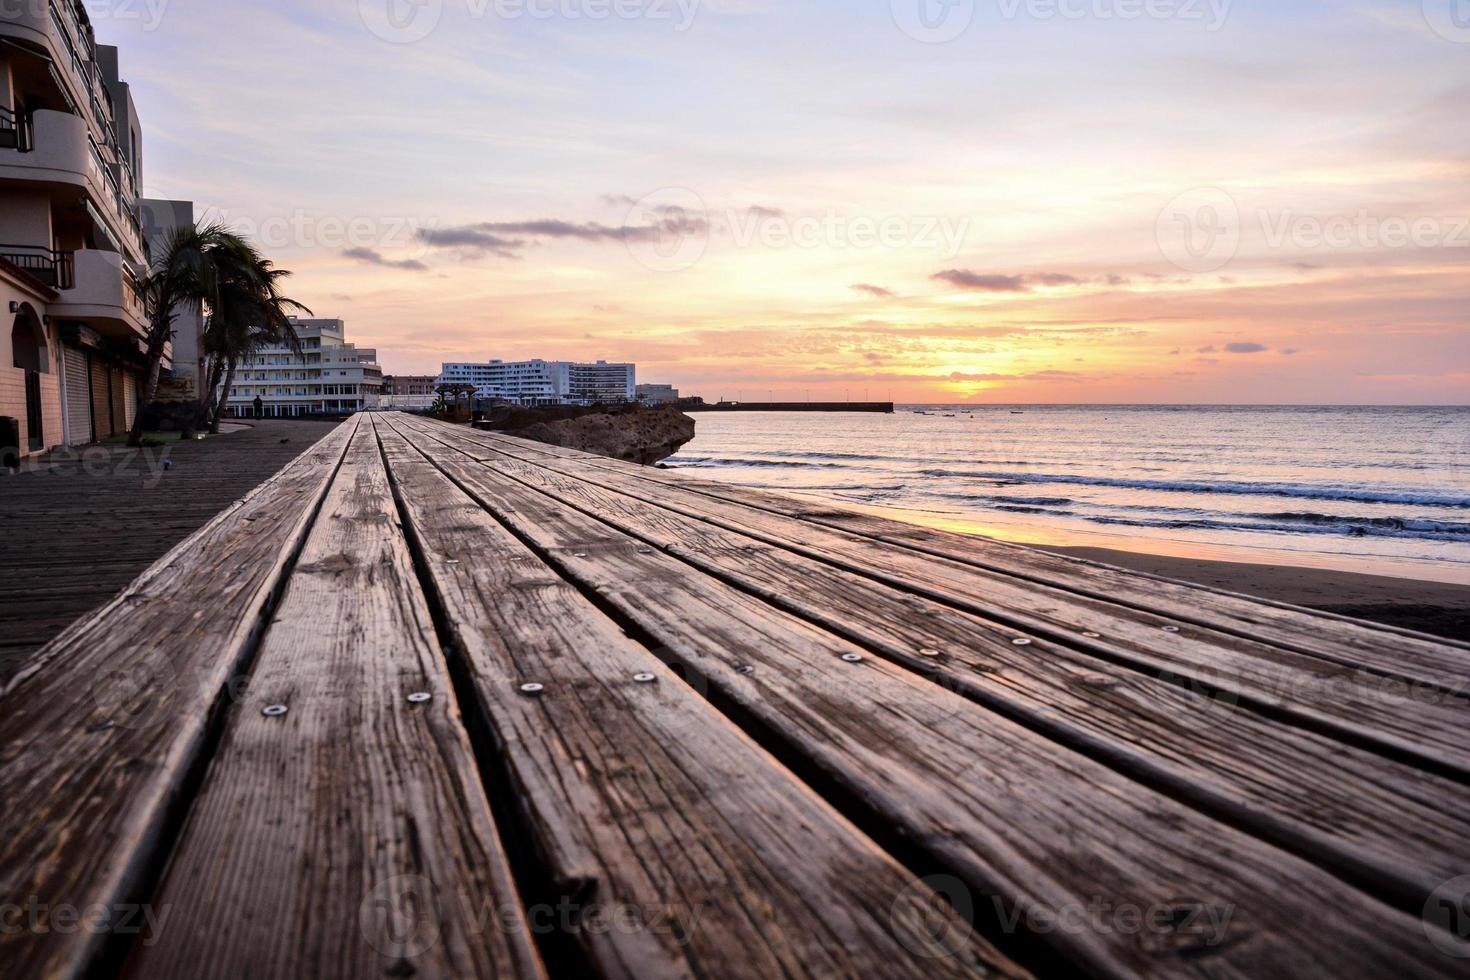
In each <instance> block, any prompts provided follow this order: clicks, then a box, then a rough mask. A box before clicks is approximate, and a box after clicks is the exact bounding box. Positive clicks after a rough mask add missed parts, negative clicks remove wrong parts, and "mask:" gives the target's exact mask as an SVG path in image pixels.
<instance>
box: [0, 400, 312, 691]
mask: <svg viewBox="0 0 1470 980" xmlns="http://www.w3.org/2000/svg"><path fill="white" fill-rule="evenodd" d="M334 428H336V423H334V422H296V421H276V420H265V421H261V422H257V423H254V424H253V427H252V428H248V429H245V430H243V431H239V432H234V433H230V434H228V435H220V436H218V437H216V438H212V439H206V440H203V441H201V442H188V443H176V444H173V445H170V446H166V447H160V448H156V449H142V450H135V449H127V448H124V447H118V446H89V447H86V448H85V449H80V450H73V451H71V452H60V453H53V454H51V455H50V456H49V457H46V458H44V459H43V460H41V461H39V462H28V463H27V466H26V469H25V470H24V471H23V472H22V473H20V474H19V475H16V476H11V475H0V683H3V682H4V681H5V680H7V679H9V678H10V677H11V676H12V675H13V674H14V673H15V671H16V669H17V668H18V667H19V665H20V664H21V663H22V662H23V661H24V660H25V658H26V657H27V656H28V655H29V654H30V653H31V652H32V651H34V650H37V649H39V648H40V647H42V646H44V645H45V644H46V643H47V642H48V641H50V640H51V639H52V638H53V637H55V636H56V635H57V634H58V633H60V632H61V631H62V630H63V629H65V628H66V627H67V626H68V625H70V624H71V622H72V621H73V620H75V619H77V618H78V617H79V616H82V615H83V614H85V613H87V612H89V611H91V610H92V609H94V608H96V607H97V606H100V605H101V604H102V603H104V602H106V601H107V600H108V599H110V598H112V596H114V595H115V594H117V593H118V592H119V591H120V590H121V589H122V587H123V586H125V585H126V584H127V583H128V582H130V581H132V580H133V579H134V578H136V577H137V576H138V575H139V574H140V573H141V572H142V571H143V570H144V569H146V568H147V567H148V566H149V565H151V564H153V562H154V561H156V560H158V559H159V558H160V557H162V556H163V554H164V553H165V552H167V551H168V550H169V549H170V548H172V547H173V546H174V545H175V544H177V543H178V542H179V541H181V540H183V539H184V538H185V537H187V536H188V535H189V534H191V533H193V532H194V531H195V530H196V529H198V528H199V527H201V526H202V525H203V524H204V523H205V522H207V521H208V520H209V519H210V518H211V517H213V516H214V515H215V514H218V513H219V512H220V511H221V510H223V509H224V508H225V507H226V506H228V505H229V504H230V503H231V502H233V501H235V500H237V499H238V498H240V497H243V496H244V495H245V494H247V493H249V492H250V491H251V490H252V489H254V488H255V487H256V486H258V485H259V484H260V483H262V482H263V481H264V480H266V479H267V478H268V477H270V476H271V475H272V474H274V473H275V472H276V471H278V470H279V469H280V468H281V467H282V466H284V465H285V464H286V463H288V462H290V461H291V460H292V459H294V458H295V457H296V456H298V455H300V454H301V453H302V452H303V451H304V450H305V449H306V448H307V447H308V446H310V445H312V444H313V443H315V442H316V441H317V440H319V439H321V438H322V436H324V435H326V434H327V433H328V432H330V431H332V429H334Z"/></svg>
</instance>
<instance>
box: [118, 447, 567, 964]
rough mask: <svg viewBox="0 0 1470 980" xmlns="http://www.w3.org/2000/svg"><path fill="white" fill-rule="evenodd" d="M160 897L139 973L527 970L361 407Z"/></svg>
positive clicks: (498, 859)
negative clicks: (158, 922) (163, 913)
mask: <svg viewBox="0 0 1470 980" xmlns="http://www.w3.org/2000/svg"><path fill="white" fill-rule="evenodd" d="M416 692H426V693H429V694H430V695H432V700H430V701H429V702H427V703H422V704H418V703H410V702H409V701H408V697H409V695H410V694H414V693H416ZM267 705H283V706H286V707H287V708H288V709H289V714H286V715H284V716H280V717H267V716H266V715H265V714H263V712H262V708H263V707H264V706H267ZM154 903H155V905H157V906H158V907H159V908H161V909H167V910H169V920H168V923H167V926H166V927H165V928H163V929H162V930H160V934H159V935H158V936H157V937H155V939H154V942H152V943H151V944H147V943H145V944H138V945H136V946H135V947H134V949H133V956H132V959H131V960H130V963H129V972H130V974H131V975H133V976H137V977H149V978H152V977H197V976H201V975H203V976H251V977H297V976H321V977H342V978H349V977H351V978H356V977H365V976H375V975H378V976H380V975H385V974H386V975H390V976H408V975H413V976H417V977H468V976H473V977H527V978H537V977H540V976H541V967H540V962H539V959H538V956H537V954H536V952H535V950H534V949H533V946H532V942H531V939H530V933H529V931H528V929H527V927H526V924H525V922H524V919H523V915H522V908H521V904H520V900H519V898H518V896H517V893H516V889H515V886H514V885H513V883H512V881H511V878H510V874H509V871H508V865H507V861H506V858H505V855H504V854H503V853H502V851H501V846H500V842H499V840H498V838H497V835H496V831H495V826H494V822H493V819H492V817H491V814H490V809H489V804H488V802H487V800H486V798H485V795H484V790H483V787H482V785H481V783H480V779H479V774H478V772H477V770H476V767H475V764H474V761H473V758H472V754H471V750H470V746H469V742H468V739H467V737H466V735H465V733H464V730H463V728H462V727H461V725H460V724H459V712H458V706H457V703H456V700H455V696H454V692H453V689H452V687H451V684H450V681H449V678H448V674H447V668H446V665H445V663H444V659H443V652H442V650H441V649H440V648H439V644H438V642H437V640H436V638H435V634H434V630H433V626H432V622H431V620H430V617H429V612H428V608H427V606H426V604H425V601H424V598H423V595H422V593H421V591H420V589H419V585H418V582H417V579H416V576H415V572H414V569H413V566H412V559H411V556H410V554H409V551H408V547H407V545H406V543H405V541H404V538H403V533H402V529H401V527H400V526H399V524H398V521H397V519H396V515H395V511H394V505H393V501H392V496H391V491H390V488H389V484H388V479H387V473H386V471H385V469H384V467H383V463H382V460H381V458H380V456H379V453H378V448H377V444H376V440H375V438H374V434H373V429H372V425H371V424H370V423H369V422H366V421H363V422H362V423H361V424H360V425H359V426H358V428H357V431H356V433H355V434H354V436H353V440H352V443H351V445H350V446H349V448H348V451H347V455H346V458H345V459H344V461H343V464H342V467H341V470H340V471H339V472H338V474H337V477H336V479H335V480H334V481H333V483H332V486H331V489H330V491H329V493H328V495H327V498H326V501H325V503H324V505H323V507H322V512H321V515H320V517H319V518H318V520H317V521H316V523H315V525H314V526H313V527H312V529H311V532H310V535H309V537H308V539H307V541H306V545H305V547H304V549H303V551H302V553H301V557H300V561H299V563H298V565H297V566H296V568H295V570H294V573H293V575H292V577H291V581H290V585H289V587H288V588H287V590H286V593H285V595H284V597H283V598H282V600H281V603H280V605H279V607H278V608H277V610H276V612H275V617H274V619H273V620H272V623H271V626H270V628H269V630H268V631H267V633H266V635H265V638H264V640H263V642H262V645H261V649H260V652H259V655H258V657H257V659H256V665H255V669H254V671H253V673H252V675H251V677H250V684H249V688H248V693H247V694H246V696H244V697H243V698H241V699H240V700H239V701H238V703H236V704H235V705H234V706H233V707H232V709H231V714H230V717H229V718H228V725H227V728H226V731H225V735H224V737H223V739H222V741H221V744H220V746H219V749H218V751H217V753H216V754H215V756H214V759H213V761H212V762H211V764H210V767H209V770H208V772H207V774H206V776H205V780H204V784H203V786H202V787H201V790H200V793H199V796H198V799H197V800H196V801H195V804H194V806H193V808H192V809H191V811H190V814H189V819H188V821H187V823H186V825H185V827H184V830H183V833H182V835H181V838H180V840H179V842H178V844H177V847H176V849H175V851H174V854H173V857H172V860H171V862H170V864H169V866H168V869H167V872H166V874H165V877H164V880H163V882H162V885H161V886H160V889H159V892H158V894H157V896H156V897H155V898H154Z"/></svg>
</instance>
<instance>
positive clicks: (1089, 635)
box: [1082, 632, 1102, 640]
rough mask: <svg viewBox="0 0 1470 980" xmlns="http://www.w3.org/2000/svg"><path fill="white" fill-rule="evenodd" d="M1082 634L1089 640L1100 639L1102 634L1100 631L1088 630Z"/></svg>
mask: <svg viewBox="0 0 1470 980" xmlns="http://www.w3.org/2000/svg"><path fill="white" fill-rule="evenodd" d="M1082 635H1083V636H1085V637H1087V638H1088V639H1089V640H1101V639H1102V634H1101V633H1092V632H1088V633H1083V634H1082Z"/></svg>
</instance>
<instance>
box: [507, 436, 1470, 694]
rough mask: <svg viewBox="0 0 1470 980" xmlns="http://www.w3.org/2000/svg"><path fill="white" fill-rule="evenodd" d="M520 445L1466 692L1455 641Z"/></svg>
mask: <svg viewBox="0 0 1470 980" xmlns="http://www.w3.org/2000/svg"><path fill="white" fill-rule="evenodd" d="M517 441H518V442H521V443H522V444H523V445H528V446H534V448H535V449H536V450H537V451H538V452H541V453H544V454H546V455H553V456H557V457H560V458H563V459H578V460H581V461H584V462H587V463H590V464H592V465H594V466H597V467H599V468H602V469H608V470H614V471H617V472H621V473H627V474H631V475H634V476H637V477H638V478H640V479H643V480H646V481H649V482H652V483H657V484H660V485H664V486H674V487H677V488H680V489H683V490H689V491H693V492H698V493H702V494H706V495H709V496H713V497H715V498H717V499H719V500H724V501H738V502H741V503H745V504H748V505H749V506H752V507H755V508H758V509H762V510H768V511H770V512H772V513H777V514H783V515H785V516H788V517H795V518H799V519H801V520H805V521H809V522H812V523H816V524H820V525H823V526H826V527H829V528H832V529H836V530H841V531H846V532H849V533H852V534H856V535H861V536H865V537H869V538H874V539H876V540H881V541H884V542H887V543H890V544H895V545H899V546H901V547H905V548H909V549H912V550H915V551H918V552H920V553H923V554H928V555H933V556H935V557H942V558H951V559H954V560H956V561H960V562H965V563H967V564H972V565H975V566H976V567H978V568H983V569H987V570H990V571H995V572H1001V573H1004V574H1007V575H1013V576H1016V577H1018V578H1022V579H1026V580H1029V581H1035V582H1037V583H1040V584H1043V585H1050V586H1054V587H1056V588H1060V589H1065V590H1068V591H1074V592H1077V593H1079V594H1081V595H1086V596H1090V597H1093V598H1101V599H1106V600H1108V601H1110V602H1116V603H1120V604H1124V605H1129V606H1134V607H1136V608H1141V609H1146V610H1151V611H1155V612H1159V613H1163V614H1165V615H1167V616H1169V617H1171V618H1173V619H1175V620H1177V621H1178V622H1181V623H1193V624H1195V625H1198V626H1205V627H1209V628H1212V629H1230V630H1233V631H1236V632H1238V633H1239V634H1240V635H1243V636H1246V637H1249V638H1253V639H1259V640H1263V641H1266V642H1269V643H1273V644H1275V645H1277V646H1280V647H1283V648H1285V649H1290V650H1296V651H1298V652H1300V653H1306V654H1310V655H1312V656H1317V657H1321V658H1323V659H1325V660H1329V661H1331V662H1334V663H1344V664H1348V665H1350V666H1355V667H1357V666H1361V667H1363V668H1365V669H1371V670H1375V671H1379V672H1382V673H1384V674H1385V675H1387V676H1393V677H1402V678H1405V679H1408V680H1412V681H1414V682H1417V683H1424V684H1433V685H1444V686H1447V687H1448V688H1450V689H1454V690H1460V691H1465V690H1467V689H1470V644H1465V643H1461V642H1458V641H1456V640H1452V639H1447V638H1443V637H1437V636H1435V637H1431V636H1426V635H1424V634H1422V633H1416V632H1414V631H1412V630H1403V629H1399V628H1396V627H1393V626H1387V625H1383V624H1380V623H1369V622H1365V621H1363V620H1359V619H1349V618H1347V617H1344V616H1338V615H1336V614H1333V613H1328V612H1322V611H1319V610H1313V609H1303V608H1300V607H1298V606H1293V605H1290V604H1287V603H1282V602H1273V601H1271V600H1269V599H1262V598H1259V597H1256V596H1246V595H1239V594H1236V593H1231V592H1224V591H1221V590H1219V589H1211V588H1207V587H1205V586H1200V585H1195V584H1192V583H1187V582H1179V581H1176V580H1173V579H1169V578H1164V577H1162V576H1157V575H1149V574H1146V573H1143V572H1135V571H1132V570H1129V569H1121V568H1117V567H1114V566H1111V565H1107V564H1104V563H1101V562H1094V561H1090V560H1087V559H1083V558H1075V557H1071V556H1066V555H1058V554H1054V553H1051V552H1047V551H1041V550H1038V549H1035V548H1028V547H1026V546H1025V545H1019V544H1014V543H1012V542H1008V541H1000V540H997V539H995V538H988V537H984V536H981V535H972V534H961V533H958V532H955V531H945V530H940V529H935V528H927V527H918V526H916V525H913V524H906V523H904V522H902V521H897V520H892V519H890V518H885V517H879V516H876V515H871V514H865V513H862V512H859V511H850V510H844V509H842V508H840V507H833V506H824V505H822V504H820V503H817V502H814V501H812V500H811V499H810V498H805V499H804V498H801V497H799V496H795V495H789V494H785V495H783V494H779V493H774V492H772V491H768V490H762V489H758V488H755V487H744V486H740V485H738V484H731V483H720V482H715V481H712V480H705V479H699V478H697V477H694V476H691V475H689V474H687V473H685V472H681V471H669V470H660V469H657V468H651V467H642V466H636V465H634V464H631V463H625V462H622V461H620V460H614V459H608V458H606V457H602V456H594V455H591V454H589V453H583V452H579V451H577V450H572V449H563V448H560V447H557V446H547V445H543V444H539V443H538V444H530V443H526V442H525V440H517ZM1329 624H1335V625H1329Z"/></svg>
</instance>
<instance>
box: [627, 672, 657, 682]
mask: <svg viewBox="0 0 1470 980" xmlns="http://www.w3.org/2000/svg"><path fill="white" fill-rule="evenodd" d="M633 679H634V680H635V681H637V682H638V683H639V684H652V683H653V682H654V681H656V680H658V678H657V677H655V676H654V675H653V674H634V675H633Z"/></svg>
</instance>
